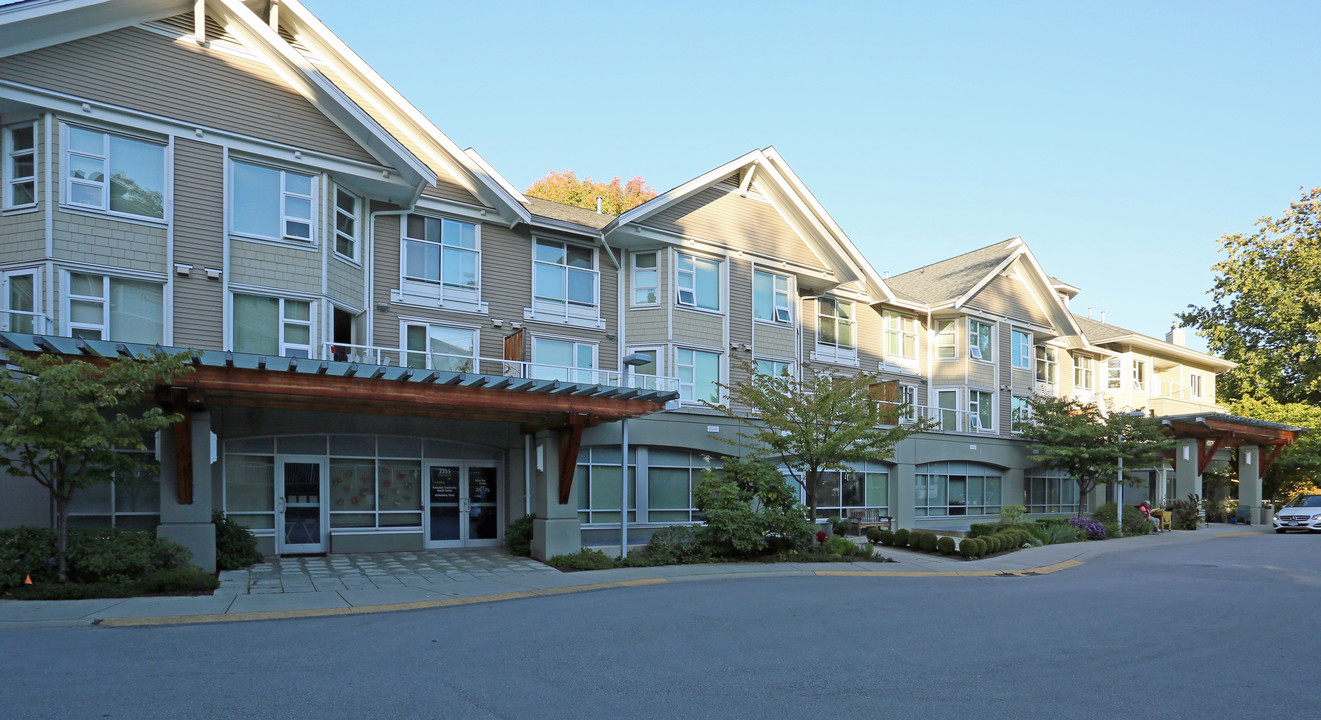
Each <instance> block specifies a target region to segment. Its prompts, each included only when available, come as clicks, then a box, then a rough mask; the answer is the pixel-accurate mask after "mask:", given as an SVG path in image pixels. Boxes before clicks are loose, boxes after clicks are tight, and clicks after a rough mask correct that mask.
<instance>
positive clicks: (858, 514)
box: [849, 510, 894, 534]
mask: <svg viewBox="0 0 1321 720" xmlns="http://www.w3.org/2000/svg"><path fill="white" fill-rule="evenodd" d="M849 520H850V521H851V522H852V523H853V532H855V533H858V534H861V533H862V532H863V531H864V530H866V529H867V528H870V527H878V528H882V529H884V530H893V529H894V518H892V517H890V516H889V515H882V514H881V511H880V510H850V511H849Z"/></svg>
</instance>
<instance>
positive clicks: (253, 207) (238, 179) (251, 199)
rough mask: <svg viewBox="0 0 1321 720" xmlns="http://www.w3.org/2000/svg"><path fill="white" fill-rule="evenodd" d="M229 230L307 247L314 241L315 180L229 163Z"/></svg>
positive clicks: (283, 172)
mask: <svg viewBox="0 0 1321 720" xmlns="http://www.w3.org/2000/svg"><path fill="white" fill-rule="evenodd" d="M230 167H231V169H232V176H233V177H232V180H231V184H232V187H233V193H234V198H233V202H232V203H230V229H231V230H233V231H234V233H236V234H239V235H247V236H249V237H254V238H263V239H266V240H292V241H296V242H303V243H310V242H312V241H313V239H314V238H315V237H316V234H315V232H314V231H315V228H316V221H315V219H314V218H315V217H316V214H315V213H314V212H313V211H312V210H313V207H314V206H315V205H316V201H315V198H316V180H315V179H314V178H313V177H312V176H311V175H305V174H303V173H299V172H293V171H292V170H281V169H279V168H273V167H268V166H266V165H254V164H252V163H248V162H240V161H238V160H235V161H233V162H232V163H231V164H230Z"/></svg>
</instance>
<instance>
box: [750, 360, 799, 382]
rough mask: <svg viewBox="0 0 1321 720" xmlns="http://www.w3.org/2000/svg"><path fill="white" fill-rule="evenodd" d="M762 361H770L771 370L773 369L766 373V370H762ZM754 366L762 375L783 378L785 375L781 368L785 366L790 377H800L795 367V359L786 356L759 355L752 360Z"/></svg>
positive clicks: (784, 368) (785, 370)
mask: <svg viewBox="0 0 1321 720" xmlns="http://www.w3.org/2000/svg"><path fill="white" fill-rule="evenodd" d="M762 363H769V364H770V370H771V372H770V373H766V372H764V371H763V370H762V367H761V366H762ZM752 367H753V369H754V370H756V371H757V372H758V373H761V374H762V375H765V376H766V377H771V378H777V379H783V378H784V377H785V375H784V374H783V373H782V372H781V368H783V370H784V372H785V373H787V374H788V377H790V378H797V377H798V374H797V372H796V369H795V363H794V361H793V360H787V359H785V358H776V357H759V358H754V359H753V361H752Z"/></svg>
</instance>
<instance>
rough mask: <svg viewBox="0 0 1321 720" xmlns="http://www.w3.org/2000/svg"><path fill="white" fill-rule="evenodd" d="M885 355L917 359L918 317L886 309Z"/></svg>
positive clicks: (887, 356)
mask: <svg viewBox="0 0 1321 720" xmlns="http://www.w3.org/2000/svg"><path fill="white" fill-rule="evenodd" d="M885 357H886V359H895V360H900V359H902V360H916V359H917V318H915V317H913V316H911V315H902V314H900V313H897V312H894V311H893V310H886V311H885Z"/></svg>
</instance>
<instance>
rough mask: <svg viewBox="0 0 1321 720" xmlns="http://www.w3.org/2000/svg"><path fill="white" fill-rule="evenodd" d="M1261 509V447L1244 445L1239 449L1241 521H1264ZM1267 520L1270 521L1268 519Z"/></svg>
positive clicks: (1238, 513) (1239, 517) (1239, 505)
mask: <svg viewBox="0 0 1321 720" xmlns="http://www.w3.org/2000/svg"><path fill="white" fill-rule="evenodd" d="M1260 509H1261V448H1259V447H1257V446H1256V445H1243V446H1241V447H1239V449H1238V512H1237V513H1235V515H1236V516H1237V517H1238V519H1239V520H1240V521H1241V520H1243V519H1245V518H1246V519H1247V520H1248V521H1249V522H1252V523H1258V522H1262V513H1261V512H1260ZM1266 522H1269V520H1268V521H1266Z"/></svg>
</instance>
